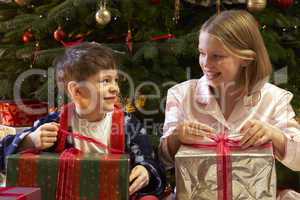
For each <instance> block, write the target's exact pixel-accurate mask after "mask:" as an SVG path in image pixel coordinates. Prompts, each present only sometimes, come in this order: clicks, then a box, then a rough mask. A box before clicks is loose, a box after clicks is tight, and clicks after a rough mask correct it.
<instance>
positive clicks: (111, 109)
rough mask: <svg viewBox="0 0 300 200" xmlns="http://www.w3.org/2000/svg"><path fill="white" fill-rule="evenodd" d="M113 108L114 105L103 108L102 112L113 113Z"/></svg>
mask: <svg viewBox="0 0 300 200" xmlns="http://www.w3.org/2000/svg"><path fill="white" fill-rule="evenodd" d="M114 107H115V106H114V105H111V106H110V105H109V106H105V107H104V109H103V111H104V112H106V113H108V112H112V111H114Z"/></svg>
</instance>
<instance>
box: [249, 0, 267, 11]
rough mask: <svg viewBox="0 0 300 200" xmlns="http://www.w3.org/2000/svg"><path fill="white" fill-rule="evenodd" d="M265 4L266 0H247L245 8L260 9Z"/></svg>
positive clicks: (250, 9)
mask: <svg viewBox="0 0 300 200" xmlns="http://www.w3.org/2000/svg"><path fill="white" fill-rule="evenodd" d="M266 5H267V0H248V1H247V9H248V10H249V11H251V12H258V11H262V10H263V9H264V8H265V7H266Z"/></svg>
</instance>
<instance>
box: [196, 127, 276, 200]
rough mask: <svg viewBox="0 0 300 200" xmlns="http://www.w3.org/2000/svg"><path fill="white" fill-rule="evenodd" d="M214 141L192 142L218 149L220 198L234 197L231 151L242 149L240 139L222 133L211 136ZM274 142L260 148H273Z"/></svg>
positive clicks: (229, 199) (203, 147) (202, 147)
mask: <svg viewBox="0 0 300 200" xmlns="http://www.w3.org/2000/svg"><path fill="white" fill-rule="evenodd" d="M210 139H212V140H213V142H210V143H202V144H192V145H191V146H192V147H195V148H201V149H207V148H213V149H216V151H217V178H218V180H217V181H218V200H231V199H232V173H231V172H232V169H231V168H232V163H231V156H230V155H231V153H230V152H231V151H232V150H242V146H241V145H240V140H233V139H230V138H229V137H228V135H227V134H225V133H222V134H218V135H216V136H214V137H210ZM271 147H272V144H271V143H267V144H264V145H261V146H259V147H258V148H271Z"/></svg>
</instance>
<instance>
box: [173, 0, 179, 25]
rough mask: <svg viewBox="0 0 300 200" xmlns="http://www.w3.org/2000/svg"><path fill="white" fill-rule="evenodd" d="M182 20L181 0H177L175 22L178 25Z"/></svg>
mask: <svg viewBox="0 0 300 200" xmlns="http://www.w3.org/2000/svg"><path fill="white" fill-rule="evenodd" d="M179 19H180V0H175V9H174V20H175V23H176V24H177V23H178V21H179Z"/></svg>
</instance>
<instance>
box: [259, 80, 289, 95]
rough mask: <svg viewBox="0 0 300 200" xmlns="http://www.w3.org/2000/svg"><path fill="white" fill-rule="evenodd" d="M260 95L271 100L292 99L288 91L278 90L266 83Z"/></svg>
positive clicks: (276, 87) (278, 88)
mask: <svg viewBox="0 0 300 200" xmlns="http://www.w3.org/2000/svg"><path fill="white" fill-rule="evenodd" d="M261 93H262V94H261V95H262V96H269V97H272V98H273V99H281V98H287V99H292V98H293V93H291V92H290V91H288V90H286V89H283V88H280V87H278V86H276V85H274V84H272V83H266V84H264V86H263V87H262V89H261Z"/></svg>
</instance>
